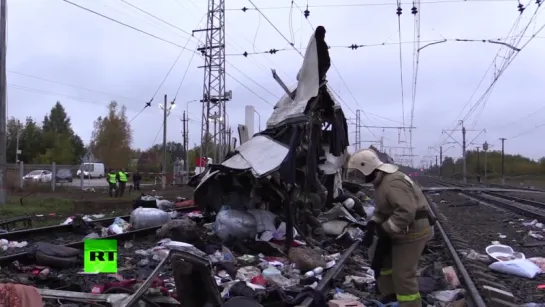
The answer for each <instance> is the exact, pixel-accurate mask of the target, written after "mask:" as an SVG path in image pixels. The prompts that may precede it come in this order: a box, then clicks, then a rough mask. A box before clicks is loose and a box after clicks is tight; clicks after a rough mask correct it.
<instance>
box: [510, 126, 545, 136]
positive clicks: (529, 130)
mask: <svg viewBox="0 0 545 307" xmlns="http://www.w3.org/2000/svg"><path fill="white" fill-rule="evenodd" d="M541 127H545V124H541V125H537V126H535V127H534V128H531V129H528V130H526V131H524V132H521V133H519V134H517V135H515V136H512V137H510V138H509V139H510V140H512V139H516V138H518V137H521V136H523V135H526V134H528V133H530V132H532V131H535V130H537V129H539V128H541Z"/></svg>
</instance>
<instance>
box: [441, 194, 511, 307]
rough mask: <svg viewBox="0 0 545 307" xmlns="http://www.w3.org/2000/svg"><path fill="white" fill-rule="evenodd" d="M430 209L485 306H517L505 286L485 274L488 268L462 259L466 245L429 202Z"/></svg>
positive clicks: (445, 218) (443, 216) (444, 217)
mask: <svg viewBox="0 0 545 307" xmlns="http://www.w3.org/2000/svg"><path fill="white" fill-rule="evenodd" d="M430 207H431V209H432V211H433V212H434V214H435V216H436V217H437V219H438V221H439V222H440V223H441V226H442V227H443V230H444V231H445V233H446V234H447V236H448V238H449V241H451V243H452V244H453V245H454V248H455V249H456V252H457V254H458V256H459V258H460V260H461V261H462V264H463V267H464V268H465V270H466V271H468V274H469V276H470V278H471V280H472V281H473V283H474V284H475V286H476V287H477V290H478V292H479V294H480V295H481V297H482V298H483V299H486V301H487V306H492V307H507V306H518V305H516V304H515V301H516V298H515V296H514V295H513V294H512V293H511V292H510V291H509V290H508V288H507V286H506V285H505V284H503V283H502V282H500V281H499V280H498V279H497V278H495V277H494V276H493V275H491V274H488V273H486V272H487V270H488V266H486V265H485V264H483V263H480V262H477V261H473V260H470V259H467V258H464V257H462V255H461V253H460V250H461V249H468V247H469V246H468V243H467V241H466V240H464V239H463V238H462V237H461V236H460V235H459V234H458V233H457V232H456V231H455V230H454V229H453V227H452V226H451V225H450V223H449V221H448V219H447V217H446V216H445V215H443V214H442V213H441V212H440V211H439V208H438V206H437V205H436V204H435V203H433V202H431V201H430Z"/></svg>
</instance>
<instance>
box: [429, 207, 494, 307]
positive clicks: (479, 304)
mask: <svg viewBox="0 0 545 307" xmlns="http://www.w3.org/2000/svg"><path fill="white" fill-rule="evenodd" d="M427 201H428V205H429V207H430V209H431V210H430V211H431V214H432V215H433V216H434V217H435V218H436V220H437V221H436V222H435V227H436V228H437V230H439V233H440V234H441V238H442V239H443V242H445V245H446V247H447V250H448V252H449V254H450V256H451V258H452V260H453V261H454V264H455V265H456V268H457V269H458V272H459V273H460V274H461V275H462V280H463V283H464V285H465V286H466V289H467V290H468V291H469V295H470V297H471V300H472V302H473V304H474V306H475V307H487V305H486V303H485V302H484V300H483V298H482V296H481V294H480V293H479V290H478V289H477V286H476V285H475V283H474V282H473V279H472V278H471V276H469V272H468V271H467V269H466V268H465V266H464V264H463V263H462V260H461V259H460V257H459V256H458V252H456V249H455V248H454V245H453V244H452V242H451V241H450V238H449V237H448V235H447V233H446V231H445V229H444V228H443V225H441V222H440V221H439V219H438V218H437V216H438V213H437V205H436V204H435V203H434V202H433V201H431V200H430V199H429V198H427Z"/></svg>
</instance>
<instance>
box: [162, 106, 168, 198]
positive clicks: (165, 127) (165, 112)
mask: <svg viewBox="0 0 545 307" xmlns="http://www.w3.org/2000/svg"><path fill="white" fill-rule="evenodd" d="M167 112H168V110H167V95H165V100H164V102H163V163H162V164H163V167H162V169H161V172H162V173H163V174H162V177H163V178H162V179H163V180H162V188H163V190H165V189H166V188H167V174H166V171H167Z"/></svg>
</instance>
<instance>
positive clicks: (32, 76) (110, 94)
mask: <svg viewBox="0 0 545 307" xmlns="http://www.w3.org/2000/svg"><path fill="white" fill-rule="evenodd" d="M8 73H11V74H16V75H20V76H25V77H28V78H32V79H36V80H41V81H45V82H50V83H56V84H60V85H64V86H68V87H72V88H75V89H80V90H84V91H88V92H92V93H97V94H101V95H105V96H110V97H117V98H121V99H123V100H128V101H140V100H141V99H137V98H134V97H127V96H122V95H119V94H112V93H108V92H104V91H99V90H94V89H90V88H86V87H82V86H77V85H73V84H70V83H65V82H61V81H57V80H52V79H49V78H44V77H39V76H35V75H31V74H27V73H22V72H19V71H14V70H8Z"/></svg>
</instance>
